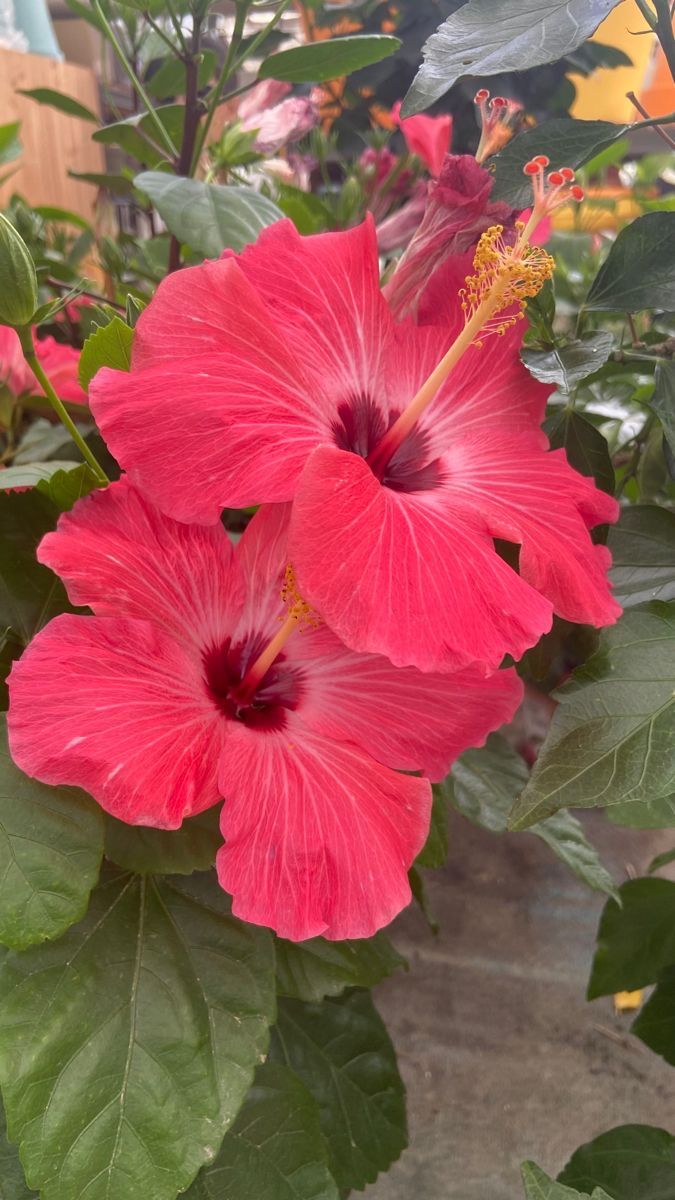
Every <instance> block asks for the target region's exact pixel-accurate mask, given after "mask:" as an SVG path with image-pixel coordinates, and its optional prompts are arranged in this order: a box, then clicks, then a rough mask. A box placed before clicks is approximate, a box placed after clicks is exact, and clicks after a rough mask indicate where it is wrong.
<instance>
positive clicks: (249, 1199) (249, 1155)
mask: <svg viewBox="0 0 675 1200" xmlns="http://www.w3.org/2000/svg"><path fill="white" fill-rule="evenodd" d="M338 1196H339V1193H338V1190H337V1185H336V1183H335V1180H334V1179H333V1176H332V1175H331V1173H330V1170H329V1167H328V1147H327V1145H326V1142H325V1139H324V1136H323V1134H322V1132H321V1124H320V1120H319V1107H318V1105H317V1103H316V1100H315V1099H314V1097H313V1096H312V1095H311V1093H310V1092H309V1091H308V1090H307V1088H306V1087H305V1085H304V1083H303V1082H302V1080H300V1079H298V1077H297V1075H294V1074H293V1072H292V1071H289V1070H288V1068H287V1067H282V1066H279V1065H278V1064H276V1063H265V1064H264V1065H263V1066H261V1067H259V1068H258V1071H257V1074H256V1078H255V1083H254V1084H253V1087H252V1088H251V1090H250V1092H249V1094H248V1096H247V1097H246V1100H245V1102H244V1105H243V1108H242V1109H241V1110H240V1112H239V1115H238V1117H237V1119H236V1121H235V1123H234V1125H233V1126H232V1128H231V1129H230V1130H229V1131H228V1132H227V1133H226V1134H225V1138H224V1140H223V1144H222V1146H221V1148H220V1153H219V1155H218V1157H217V1158H216V1160H215V1162H213V1163H212V1164H211V1165H210V1166H208V1167H205V1168H204V1170H203V1171H202V1172H201V1173H200V1175H198V1177H197V1179H196V1180H195V1182H194V1183H193V1185H192V1187H191V1188H189V1189H188V1191H187V1192H186V1200H338Z"/></svg>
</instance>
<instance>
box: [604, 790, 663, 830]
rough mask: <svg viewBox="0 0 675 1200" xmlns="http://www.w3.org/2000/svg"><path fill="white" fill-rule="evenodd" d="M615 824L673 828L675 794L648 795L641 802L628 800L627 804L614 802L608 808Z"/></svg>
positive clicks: (630, 826) (630, 827)
mask: <svg viewBox="0 0 675 1200" xmlns="http://www.w3.org/2000/svg"><path fill="white" fill-rule="evenodd" d="M607 816H608V817H609V819H610V821H611V822H612V824H613V825H621V826H623V827H625V828H626V829H672V828H675V795H671V796H648V797H647V798H646V799H645V800H642V801H641V803H640V804H635V803H634V802H633V801H632V800H628V801H627V802H626V803H625V804H613V805H612V806H611V808H608V809H607Z"/></svg>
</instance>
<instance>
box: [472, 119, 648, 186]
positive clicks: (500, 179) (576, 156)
mask: <svg viewBox="0 0 675 1200" xmlns="http://www.w3.org/2000/svg"><path fill="white" fill-rule="evenodd" d="M628 129H629V126H628V125H616V124H614V122H612V121H575V120H573V119H572V118H571V117H554V118H553V119H552V120H550V121H544V122H543V123H542V124H541V125H537V126H536V128H533V129H525V130H523V132H522V133H519V134H518V136H517V137H515V138H513V140H512V141H510V142H509V143H508V145H507V146H505V147H504V149H503V150H500V152H499V154H496V155H495V156H494V158H493V159H492V160H491V161H492V163H494V168H495V186H494V189H493V192H492V195H493V197H494V199H499V200H505V201H506V202H507V203H509V204H512V205H513V206H514V207H515V208H518V207H520V206H522V205H526V204H530V203H531V202H532V183H531V181H530V180H529V179H528V178H527V176H526V175H524V174H523V167H524V166H525V163H526V162H529V160H530V159H531V158H533V157H534V155H535V154H546V155H547V156H548V158H550V160H551V167H552V168H553V169H554V170H559V169H560V167H572V168H574V169H575V170H576V168H577V167H581V166H583V165H584V164H585V163H587V162H590V161H591V159H593V158H595V157H596V156H597V154H598V153H599V152H600V151H601V150H604V149H606V148H607V146H611V145H612V143H613V142H615V141H616V140H617V139H619V138H621V137H623V136H624V134H625V133H626V131H627V130H628Z"/></svg>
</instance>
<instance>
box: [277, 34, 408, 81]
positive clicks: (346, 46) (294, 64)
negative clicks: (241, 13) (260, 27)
mask: <svg viewBox="0 0 675 1200" xmlns="http://www.w3.org/2000/svg"><path fill="white" fill-rule="evenodd" d="M400 45H401V42H400V39H399V38H397V37H391V36H390V35H388V34H382V33H357V34H351V35H350V36H349V37H334V38H327V39H326V40H325V41H320V42H308V43H307V44H306V45H304V46H293V47H292V49H291V50H280V51H279V53H278V54H270V55H268V57H267V58H265V59H263V62H262V65H261V67H260V70H259V72H258V78H259V79H283V80H286V81H287V82H288V83H321V82H322V81H323V80H325V79H338V78H339V77H340V76H342V75H351V73H352V71H360V70H361V68H362V67H369V66H371V65H372V63H376V62H380V60H381V59H383V58H388V57H389V55H390V54H393V53H394V51H395V50H398V48H399V46H400Z"/></svg>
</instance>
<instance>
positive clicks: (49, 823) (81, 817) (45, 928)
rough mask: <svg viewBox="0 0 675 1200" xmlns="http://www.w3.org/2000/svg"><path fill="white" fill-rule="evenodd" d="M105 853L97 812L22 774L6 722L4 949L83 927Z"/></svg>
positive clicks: (1, 760) (2, 760) (1, 842)
mask: <svg viewBox="0 0 675 1200" xmlns="http://www.w3.org/2000/svg"><path fill="white" fill-rule="evenodd" d="M102 853H103V819H102V816H101V810H100V808H99V807H98V805H97V804H95V803H94V801H93V800H91V799H90V798H89V796H85V794H84V793H83V792H80V791H77V790H75V789H73V788H53V787H47V786H46V785H45V784H43V783H38V782H37V780H36V779H29V778H28V776H27V775H24V774H23V772H22V771H19V769H18V767H15V766H14V763H13V762H12V759H11V757H10V753H9V748H8V746H7V730H6V727H5V720H4V718H0V943H1V944H2V945H3V946H10V947H11V948H12V949H14V950H23V949H25V947H26V946H31V945H33V944H34V943H35V942H43V941H44V940H45V938H55V937H59V936H60V935H61V934H62V933H63V932H64V931H65V930H66V929H68V927H69V926H70V925H72V924H73V923H74V922H75V921H79V920H80V918H81V917H82V916H83V915H84V913H85V912H86V910H87V903H88V901H89V893H90V892H91V889H92V888H93V887H94V885H95V884H96V880H97V878H98V872H99V867H100V864H101V855H102Z"/></svg>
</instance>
